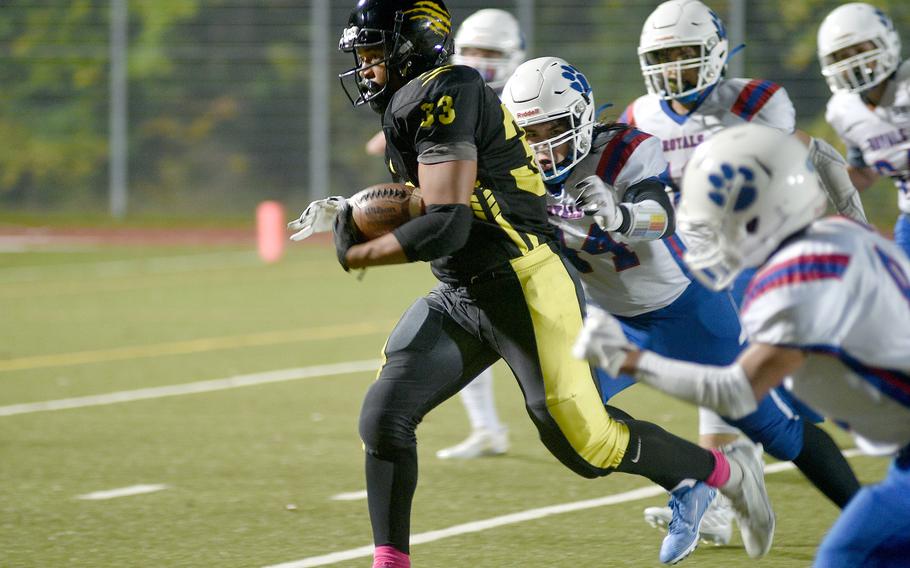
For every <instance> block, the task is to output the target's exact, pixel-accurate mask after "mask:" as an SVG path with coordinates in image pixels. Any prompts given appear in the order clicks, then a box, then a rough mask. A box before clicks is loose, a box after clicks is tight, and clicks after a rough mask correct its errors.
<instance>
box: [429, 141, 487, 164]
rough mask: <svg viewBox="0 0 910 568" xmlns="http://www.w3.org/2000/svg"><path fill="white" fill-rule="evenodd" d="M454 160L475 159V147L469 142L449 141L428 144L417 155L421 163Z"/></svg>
mask: <svg viewBox="0 0 910 568" xmlns="http://www.w3.org/2000/svg"><path fill="white" fill-rule="evenodd" d="M456 160H472V161H475V162H476V161H477V147H476V146H475V145H474V144H472V143H471V142H449V143H447V144H436V145H435V146H430V147H429V148H427V149H426V150H424V151H423V152H421V153H420V155H419V156H417V161H418V162H420V163H421V164H441V163H442V162H454V161H456Z"/></svg>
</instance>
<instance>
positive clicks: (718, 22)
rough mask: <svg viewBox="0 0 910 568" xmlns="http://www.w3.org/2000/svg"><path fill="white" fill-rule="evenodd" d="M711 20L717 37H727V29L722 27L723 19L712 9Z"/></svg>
mask: <svg viewBox="0 0 910 568" xmlns="http://www.w3.org/2000/svg"><path fill="white" fill-rule="evenodd" d="M710 12H711V20H712V21H713V22H714V27H715V28H716V29H717V37H719V38H720V39H726V38H727V29H726V28H725V27H724V22H723V20H721V19H720V16H718V15H717V13H716V12H715V11H714V10H710Z"/></svg>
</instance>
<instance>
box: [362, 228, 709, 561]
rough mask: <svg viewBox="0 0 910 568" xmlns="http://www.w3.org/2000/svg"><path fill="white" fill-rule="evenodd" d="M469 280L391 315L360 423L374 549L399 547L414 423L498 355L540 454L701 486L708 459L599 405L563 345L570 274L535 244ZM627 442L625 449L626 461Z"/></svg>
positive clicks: (567, 339) (590, 379) (406, 523)
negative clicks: (393, 321) (516, 388)
mask: <svg viewBox="0 0 910 568" xmlns="http://www.w3.org/2000/svg"><path fill="white" fill-rule="evenodd" d="M487 276H488V277H487V278H486V279H485V280H483V281H481V282H479V283H476V284H473V285H470V286H465V287H454V286H449V285H446V284H441V285H439V286H437V287H436V288H435V289H434V290H433V291H432V292H430V294H428V295H427V296H426V297H424V298H421V299H419V300H417V301H416V302H415V303H414V304H413V305H412V306H411V307H410V308H409V309H408V310H407V311H406V312H405V314H404V315H403V316H402V318H401V320H400V321H399V322H398V324H397V325H396V327H395V329H394V330H393V331H392V334H391V335H390V336H389V338H388V340H387V342H386V345H385V347H384V349H383V355H384V359H385V360H384V363H383V365H382V368H381V370H380V372H379V377H378V379H377V381H376V382H375V383H374V384H373V385H372V386H371V387H370V389H369V391H368V393H367V395H366V399H365V400H364V403H363V408H362V411H361V416H360V435H361V438H362V439H363V442H364V446H365V450H366V477H367V493H368V502H369V509H370V518H371V522H372V526H373V537H374V542H375V544H376V545H377V546H379V545H386V544H390V545H392V546H394V547H395V548H397V549H399V550H401V551H403V552H407V551H408V539H409V535H410V512H411V501H412V498H413V495H414V491H415V489H416V485H417V447H416V446H417V440H416V435H415V430H416V428H417V425H418V424H419V423H420V421H421V420H422V419H423V416H424V415H425V414H426V413H427V412H429V411H430V410H432V409H433V408H434V407H436V406H437V405H438V404H440V403H441V402H443V401H445V400H446V399H448V398H449V397H451V396H452V395H454V394H455V393H457V392H458V391H459V390H461V389H462V388H463V387H464V386H465V385H466V384H467V383H468V382H470V381H471V380H472V379H473V378H474V377H476V376H477V375H478V374H479V373H480V372H481V371H482V370H483V369H485V368H487V367H488V366H490V365H491V364H493V363H494V362H495V361H497V360H498V359H499V358H500V357H501V358H503V359H504V360H505V361H506V363H507V364H508V365H509V367H510V368H511V369H512V371H513V373H514V374H515V377H516V378H517V379H518V383H519V385H520V387H521V390H522V393H523V395H524V398H525V406H526V408H527V411H528V415H529V416H530V417H531V420H532V421H533V422H534V425H535V426H536V427H537V430H538V432H539V434H540V438H541V440H542V441H543V443H544V445H545V446H546V447H547V449H548V450H550V452H551V453H552V454H553V455H554V456H556V458H557V459H559V460H560V461H561V462H562V463H563V464H565V465H566V466H567V467H568V468H570V469H571V470H572V471H574V472H576V473H578V474H579V475H582V476H584V477H588V478H593V477H599V476H603V475H607V474H609V473H610V472H612V471H625V472H629V473H637V474H640V475H645V476H646V477H648V478H650V479H652V480H653V481H655V482H657V483H660V484H661V485H663V486H664V487H666V488H668V489H671V488H672V487H674V486H675V485H677V484H678V483H679V482H680V481H682V480H683V479H687V478H694V479H705V478H706V477H707V476H708V475H709V474H710V472H711V470H712V468H713V466H714V458H713V456H712V455H711V454H710V453H709V452H707V451H705V450H702V449H701V448H698V446H696V445H694V444H691V443H689V442H687V441H684V440H682V439H680V438H676V437H674V436H672V435H670V434H668V433H666V432H665V431H664V430H662V429H660V428H659V427H657V426H654V425H653V424H649V423H646V422H640V421H636V420H631V419H629V417H628V416H626V415H623V416H620V415H618V414H619V411H614V414H616V418H617V419H614V418H612V417H611V416H610V414H609V413H608V412H607V409H605V408H604V406H603V403H602V402H601V398H600V393H599V392H598V390H597V386H596V384H597V382H596V379H595V378H594V375H593V371H592V369H591V367H590V366H589V364H588V363H587V362H584V361H580V360H578V359H575V358H574V357H573V356H572V353H571V349H572V344H573V343H574V341H575V338H576V337H577V335H578V332H579V331H580V329H581V325H582V319H583V310H584V300H583V296H582V293H581V287H580V285H579V283H578V280H577V277H576V276H575V274H574V272H573V271H572V269H570V268H568V267H567V265H566V263H565V262H564V260H563V258H562V257H561V256H560V255H558V254H556V253H554V252H553V251H551V250H550V249H549V248H547V247H546V246H542V247H539V248H537V249H535V250H534V251H532V252H531V253H530V254H528V255H526V256H524V257H521V258H519V259H516V260H514V261H513V262H512V263H511V265H510V266H509V267H508V268H507V269H505V270H503V271H501V272H500V273H498V274H490V275H487ZM630 440H631V441H633V442H634V444H635V445H634V446H632V447H633V448H634V449H633V450H632V451H631V452H629V453H628V454H627V452H626V448H627V447H630Z"/></svg>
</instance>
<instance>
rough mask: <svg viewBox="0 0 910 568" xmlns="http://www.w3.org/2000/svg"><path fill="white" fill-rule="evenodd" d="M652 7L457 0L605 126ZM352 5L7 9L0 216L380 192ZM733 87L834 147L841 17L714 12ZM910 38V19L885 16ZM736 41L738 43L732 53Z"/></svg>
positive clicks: (733, 7) (226, 0)
mask: <svg viewBox="0 0 910 568" xmlns="http://www.w3.org/2000/svg"><path fill="white" fill-rule="evenodd" d="M658 3H659V2H657V1H654V0H623V1H620V0H599V1H581V0H563V1H561V2H558V3H557V2H544V1H543V0H508V1H507V0H462V1H458V2H456V1H454V0H452V1H449V2H448V5H449V8H450V10H451V11H452V13H453V19H454V21H455V23H456V25H457V23H458V22H459V21H462V20H463V19H464V18H465V17H466V16H467V15H469V14H470V13H471V12H473V11H475V10H477V9H480V8H488V7H495V8H503V9H506V10H510V11H512V12H513V13H515V14H516V15H518V16H519V19H520V20H521V21H522V23H523V24H524V27H525V30H526V32H527V36H528V39H529V51H528V55H529V56H540V55H558V56H560V57H563V58H565V59H567V60H569V61H570V62H572V63H573V64H575V65H576V66H578V67H579V68H580V69H581V70H582V71H584V72H585V73H586V74H587V75H588V76H589V79H590V80H591V82H592V84H593V86H594V92H595V97H596V99H597V102H598V103H604V102H612V103H614V105H615V106H614V108H613V110H615V115H616V116H618V114H619V112H621V110H622V109H623V107H624V106H625V105H626V104H627V103H628V102H629V101H631V100H632V99H634V98H635V97H637V96H639V95H640V94H642V93H643V92H644V85H643V82H642V80H641V76H640V73H639V69H638V60H637V56H636V47H637V45H638V35H639V32H640V30H641V25H642V23H643V22H644V20H645V18H646V17H647V15H648V14H649V13H650V11H651V10H653V9H654V7H655V6H656V5H657V4H658ZM353 4H354V0H331V1H329V0H306V1H292V0H266V1H264V0H71V1H70V2H59V3H55V2H49V1H47V2H41V1H37V0H31V1H27V0H19V1H17V0H10V1H7V2H4V3H3V4H0V83H2V84H3V85H4V87H3V89H0V139H2V140H3V143H2V144H0V206H2V207H3V208H5V209H19V210H66V209H69V210H76V211H95V212H98V211H107V210H109V211H111V212H112V213H114V214H115V215H118V216H119V215H123V214H126V213H129V214H139V215H141V214H156V215H162V214H163V215H173V216H199V215H205V214H213V215H234V214H242V215H245V214H247V212H249V211H251V210H252V208H253V206H254V204H255V203H256V202H258V201H261V200H263V199H278V200H281V201H284V202H286V203H287V204H288V205H289V207H291V208H292V209H297V208H300V207H302V206H303V205H305V204H306V202H307V201H308V200H309V199H312V198H316V197H320V196H324V195H330V194H343V195H344V194H351V193H353V192H355V191H357V190H358V189H360V188H362V187H364V186H366V185H369V184H371V183H375V182H377V181H381V180H384V179H386V177H387V174H386V172H385V170H384V168H383V164H382V163H381V160H379V159H377V158H375V157H369V156H367V155H366V154H365V153H364V144H365V142H366V141H367V140H368V139H369V138H370V136H372V134H373V133H375V132H376V131H377V130H378V127H379V117H378V116H377V115H375V114H373V113H372V112H371V111H370V110H368V109H365V108H361V109H356V110H355V109H352V108H350V104H349V103H348V101H347V99H346V97H345V96H344V94H343V93H342V92H341V90H340V87H339V86H338V81H337V78H336V75H337V73H338V72H340V71H342V70H344V69H346V68H348V67H350V65H351V63H352V60H351V58H350V56H349V55H345V54H342V53H339V52H338V51H337V49H336V45H337V40H338V36H339V34H340V31H341V30H342V28H343V27H344V24H345V22H346V20H347V17H348V14H349V12H350V9H351V7H352V6H353ZM709 4H711V5H712V6H713V7H714V8H715V9H716V10H717V11H718V13H719V14H720V15H721V17H722V18H723V19H724V20H725V21H726V22H727V24H728V28H729V29H730V31H731V36H733V37H732V38H731V41H732V42H733V43H734V44H736V43H738V42H739V41H744V42H745V43H746V44H747V47H746V49H745V50H744V51H742V52H741V53H740V54H739V55H737V56H736V57H737V59H734V61H733V62H731V71H732V72H734V73H736V74H740V73H742V74H744V75H745V76H750V77H761V78H765V79H771V80H774V81H777V82H779V83H781V84H783V85H784V86H785V87H786V88H787V90H788V91H789V93H790V96H791V98H792V99H793V100H794V103H795V105H796V107H797V113H798V117H799V122H800V126H801V127H803V128H806V129H809V130H815V131H818V132H821V133H828V134H830V132H829V131H826V130H825V128H824V126H823V120H822V114H823V110H824V105H825V102H826V100H827V97H828V92H827V88H826V86H825V84H824V82H823V81H822V79H821V77H820V75H819V71H818V64H817V62H816V60H815V52H814V49H815V31H816V30H817V26H818V23H819V22H820V21H821V19H822V18H823V17H824V15H825V14H826V13H827V12H828V11H829V10H831V9H832V8H833V7H835V6H836V5H838V4H839V2H834V1H828V0H802V1H799V2H792V1H789V2H787V1H760V0H714V1H709ZM879 4H880V5H882V7H884V8H886V9H887V10H889V12H890V13H891V15H892V16H893V17H894V19H895V21H896V22H897V23H898V26H899V28H902V29H910V26H908V25H907V24H908V23H910V3H907V2H891V3H887V2H880V3H879ZM737 35H740V36H744V37H736V36H737Z"/></svg>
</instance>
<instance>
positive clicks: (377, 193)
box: [348, 183, 425, 241]
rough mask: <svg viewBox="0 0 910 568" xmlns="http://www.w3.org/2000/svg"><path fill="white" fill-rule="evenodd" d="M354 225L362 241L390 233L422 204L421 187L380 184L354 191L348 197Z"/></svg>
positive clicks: (410, 217) (418, 210)
mask: <svg viewBox="0 0 910 568" xmlns="http://www.w3.org/2000/svg"><path fill="white" fill-rule="evenodd" d="M348 201H349V202H350V203H351V206H352V209H353V210H352V216H353V218H354V224H355V225H357V229H358V230H359V231H360V234H361V235H363V238H364V239H365V240H368V241H369V240H372V239H375V238H376V237H381V236H382V235H384V234H386V233H390V232H392V230H393V229H395V228H396V227H398V226H400V225H403V224H404V223H406V222H408V221H410V220H411V219H413V218H414V217H417V216H418V215H422V214H423V213H424V210H425V207H424V204H423V200H422V199H421V198H420V188H416V187H411V186H409V185H405V184H403V183H381V184H377V185H372V186H370V187H368V188H366V189H364V190H361V191H359V192H357V193H355V194H354V195H353V196H351V198H350V199H349V200H348Z"/></svg>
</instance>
